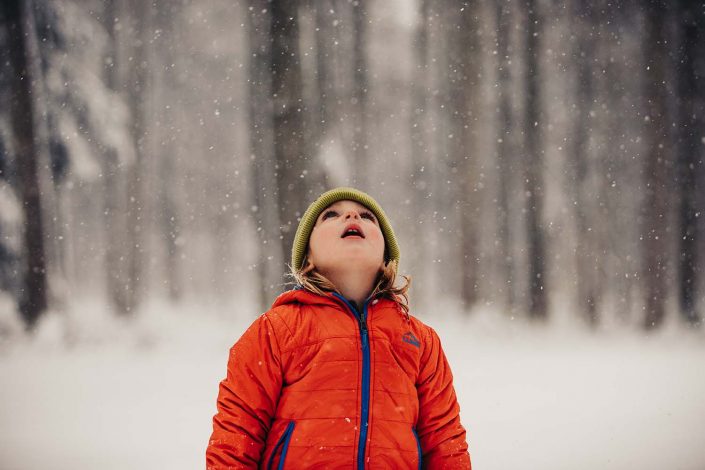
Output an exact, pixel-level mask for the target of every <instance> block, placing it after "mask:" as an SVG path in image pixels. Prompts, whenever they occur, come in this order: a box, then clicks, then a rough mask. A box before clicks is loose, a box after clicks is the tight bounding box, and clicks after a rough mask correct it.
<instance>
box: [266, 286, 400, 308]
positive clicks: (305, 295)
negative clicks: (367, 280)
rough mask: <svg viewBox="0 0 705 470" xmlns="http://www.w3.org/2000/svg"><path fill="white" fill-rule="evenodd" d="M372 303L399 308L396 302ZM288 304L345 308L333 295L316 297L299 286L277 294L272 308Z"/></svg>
mask: <svg viewBox="0 0 705 470" xmlns="http://www.w3.org/2000/svg"><path fill="white" fill-rule="evenodd" d="M372 303H379V304H384V305H385V306H386V305H387V304H389V307H391V308H393V309H398V308H399V307H398V306H397V304H396V302H394V301H392V300H389V299H384V298H378V299H375V300H372ZM290 304H303V305H328V306H332V307H335V306H338V307H342V308H345V307H344V303H343V301H342V300H340V299H339V298H338V297H336V296H335V295H333V293H329V294H327V295H318V294H316V293H314V292H310V291H307V290H306V289H304V288H302V287H300V286H296V287H295V288H293V289H292V290H289V291H286V292H282V293H281V294H279V296H278V297H277V298H276V299H275V300H274V303H273V304H272V308H276V307H279V306H281V305H290Z"/></svg>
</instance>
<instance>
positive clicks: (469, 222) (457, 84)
mask: <svg viewBox="0 0 705 470" xmlns="http://www.w3.org/2000/svg"><path fill="white" fill-rule="evenodd" d="M448 13H449V14H450V19H451V20H452V21H453V22H452V23H451V25H450V27H449V28H448V34H449V38H448V43H449V44H448V51H449V60H450V62H449V66H448V72H449V74H450V75H449V76H450V83H449V86H450V100H449V102H448V113H449V119H450V129H449V132H450V134H451V135H450V136H449V138H448V139H449V142H448V145H449V159H450V161H451V162H452V168H451V177H450V178H451V180H453V181H454V182H455V183H454V184H457V186H458V189H459V191H458V192H457V193H456V195H457V201H455V204H457V205H458V208H459V225H458V226H457V229H458V231H459V236H460V254H461V256H460V258H459V261H460V263H461V264H460V272H459V273H460V276H461V285H460V289H461V290H460V294H461V300H462V305H463V308H464V310H466V311H467V310H469V309H470V308H471V307H473V306H474V305H475V303H476V302H477V299H478V279H479V276H478V268H479V250H478V239H479V237H478V223H477V221H478V220H480V215H479V191H480V188H479V187H478V181H479V179H478V171H477V167H478V165H477V155H476V149H477V126H478V115H479V109H478V108H479V99H478V95H479V91H480V86H481V84H480V82H479V76H480V65H479V64H480V62H481V57H480V50H481V45H480V44H479V41H480V34H479V33H478V32H479V30H480V28H481V20H480V15H481V10H480V8H479V4H478V3H477V2H473V3H471V4H466V5H465V6H464V7H460V8H459V7H458V5H457V4H455V3H454V2H450V4H449V5H448ZM454 169H456V170H457V175H455V174H453V170H454Z"/></svg>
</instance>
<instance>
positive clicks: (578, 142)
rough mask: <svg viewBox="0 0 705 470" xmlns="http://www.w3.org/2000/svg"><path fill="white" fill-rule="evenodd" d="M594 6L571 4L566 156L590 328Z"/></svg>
mask: <svg viewBox="0 0 705 470" xmlns="http://www.w3.org/2000/svg"><path fill="white" fill-rule="evenodd" d="M597 8H598V6H597V5H593V4H591V3H585V2H575V3H574V4H573V9H574V11H573V15H572V19H573V28H572V29H573V31H574V32H575V33H576V45H575V52H574V61H575V68H576V72H575V82H574V83H575V103H576V105H575V109H574V112H573V132H572V135H573V146H572V151H571V152H570V158H571V170H572V171H570V172H569V174H570V177H569V181H568V184H567V187H568V190H569V191H570V201H571V202H572V205H571V207H572V209H573V214H572V216H573V220H574V223H575V226H576V237H577V239H576V244H575V256H576V259H577V272H576V277H575V284H576V287H577V291H578V299H577V300H578V309H579V311H580V315H581V316H582V317H583V318H584V319H585V320H586V321H587V322H588V323H589V324H590V325H593V326H594V325H596V324H597V321H598V307H599V305H598V302H599V299H600V298H601V292H600V289H599V279H600V273H599V267H600V256H599V254H598V252H597V236H598V234H597V227H596V224H599V223H600V222H599V218H598V214H597V205H598V202H599V201H598V198H599V194H596V191H597V188H598V185H597V184H596V182H595V175H594V173H595V171H597V169H596V168H595V162H594V158H593V153H594V152H593V149H592V148H591V141H592V140H593V139H594V134H595V133H596V132H597V129H596V127H597V126H596V123H595V122H594V120H593V116H594V115H595V109H594V107H593V104H594V102H595V101H596V88H597V84H596V83H595V82H596V79H595V70H596V68H597V65H598V60H597V57H596V55H597V40H598V30H597V28H596V25H597V24H598V21H597V12H596V10H597Z"/></svg>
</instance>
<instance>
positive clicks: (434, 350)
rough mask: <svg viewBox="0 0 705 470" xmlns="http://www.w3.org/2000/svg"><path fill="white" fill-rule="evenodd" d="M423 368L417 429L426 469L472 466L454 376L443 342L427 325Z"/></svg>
mask: <svg viewBox="0 0 705 470" xmlns="http://www.w3.org/2000/svg"><path fill="white" fill-rule="evenodd" d="M423 348H424V349H423V351H422V357H421V371H420V374H419V377H418V383H417V384H416V388H417V392H418V396H419V419H418V422H417V425H416V432H417V434H418V436H419V440H420V442H421V451H422V453H423V468H429V469H434V470H435V469H470V468H471V465H470V454H469V453H468V444H467V441H466V438H465V428H463V426H462V425H461V424H460V407H459V406H458V400H457V399H456V396H455V389H454V388H453V375H452V373H451V371H450V366H449V365H448V361H447V359H446V356H445V354H444V353H443V349H442V348H441V341H440V339H439V338H438V335H437V334H436V332H435V331H433V329H431V328H428V334H427V335H426V337H425V338H424V345H423Z"/></svg>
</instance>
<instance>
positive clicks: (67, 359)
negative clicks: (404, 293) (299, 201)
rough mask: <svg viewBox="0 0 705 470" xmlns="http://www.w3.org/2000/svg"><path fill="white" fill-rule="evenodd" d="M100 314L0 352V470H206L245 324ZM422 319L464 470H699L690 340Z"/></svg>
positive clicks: (703, 342)
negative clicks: (441, 368) (467, 457)
mask: <svg viewBox="0 0 705 470" xmlns="http://www.w3.org/2000/svg"><path fill="white" fill-rule="evenodd" d="M100 311H101V309H100V307H99V305H95V304H93V305H91V304H84V305H81V306H77V307H75V308H74V309H73V312H74V313H73V315H72V316H69V317H68V318H67V317H66V316H65V317H59V315H56V314H55V315H52V316H50V317H49V318H47V320H46V321H45V322H43V324H42V325H41V328H40V331H39V332H38V334H37V335H36V337H35V338H33V339H31V340H27V339H22V338H18V337H16V336H14V337H13V338H12V340H11V341H10V340H5V341H4V342H3V343H0V376H1V377H2V385H1V386H0V468H2V469H3V470H25V469H27V470H29V469H32V470H35V469H45V468H52V469H59V470H60V469H72V470H82V469H97V468H100V469H105V470H109V469H120V470H123V469H162V468H169V469H196V468H204V451H205V446H206V443H207V441H208V437H209V435H210V429H211V418H212V415H213V413H214V412H215V398H216V394H217V390H218V382H219V381H220V380H221V378H222V377H223V375H224V373H225V364H226V360H227V354H228V348H229V347H230V345H231V343H232V342H234V341H235V339H237V337H238V336H239V334H240V333H241V332H242V330H243V329H244V328H245V327H246V326H247V325H248V324H249V322H250V321H251V320H252V316H251V314H243V313H242V312H252V311H253V310H252V309H249V308H248V307H247V306H238V307H233V308H231V309H228V311H223V310H222V309H220V310H218V309H216V308H215V307H213V306H207V305H193V306H190V307H179V308H178V309H171V308H167V307H166V306H165V305H163V304H158V303H155V304H153V305H152V306H150V308H149V309H148V311H147V312H145V313H144V314H142V315H141V316H140V318H139V319H138V320H137V321H135V322H131V323H123V322H120V321H116V320H114V319H112V318H111V317H110V316H109V315H107V314H105V313H103V314H100V313H96V312H100ZM216 311H217V312H218V313H215V312H216ZM248 315H249V316H248ZM238 316H240V317H244V319H243V320H241V321H234V320H233V318H237V317H238ZM89 318H90V319H91V320H90V321H89V320H88V319H89ZM423 319H424V320H425V321H426V322H427V323H429V324H431V325H432V326H433V327H434V328H435V329H436V330H437V331H438V332H439V334H440V335H441V338H442V341H443V343H444V347H445V349H446V353H447V355H448V357H449V360H450V362H451V366H452V367H453V370H454V374H455V385H456V390H457V392H458V397H459V400H460V405H461V417H462V421H463V423H464V425H465V426H466V428H467V429H468V433H469V434H468V435H469V441H470V450H471V454H472V459H473V464H474V467H475V468H476V469H478V470H480V469H482V470H492V469H497V470H505V469H542V470H550V469H561V470H564V469H593V468H600V469H633V468H639V469H642V470H648V469H661V468H669V469H693V470H695V469H703V468H705V449H703V443H704V442H705V441H703V436H705V399H704V398H703V397H705V337H704V336H703V334H702V332H700V333H692V332H687V331H679V330H678V329H677V328H676V329H670V330H668V331H666V332H661V333H659V334H656V335H652V336H650V337H645V336H644V334H643V333H635V332H628V331H621V332H619V333H615V332H604V331H603V332H598V333H588V332H584V331H581V330H579V329H577V328H571V327H565V326H562V327H550V328H536V327H531V326H530V325H523V324H521V323H519V322H516V321H510V320H508V319H505V318H504V317H501V316H499V315H493V314H491V313H490V312H480V313H478V314H477V315H474V316H472V317H471V318H469V319H468V318H461V317H459V316H454V315H449V314H446V315H444V316H443V317H436V318H433V317H426V318H423ZM67 325H68V326H67ZM66 344H69V345H70V346H69V347H66Z"/></svg>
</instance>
